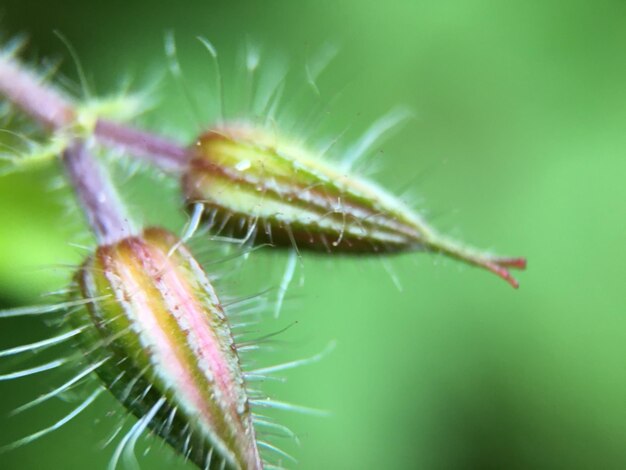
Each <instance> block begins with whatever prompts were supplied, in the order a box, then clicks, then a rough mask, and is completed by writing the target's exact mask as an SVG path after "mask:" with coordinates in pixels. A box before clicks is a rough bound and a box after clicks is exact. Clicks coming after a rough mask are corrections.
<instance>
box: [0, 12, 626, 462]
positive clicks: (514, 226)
mask: <svg viewBox="0 0 626 470" xmlns="http://www.w3.org/2000/svg"><path fill="white" fill-rule="evenodd" d="M2 6H3V8H2V10H3V12H4V18H3V20H2V29H3V31H4V32H5V34H6V35H12V34H15V33H18V32H25V33H27V34H28V35H29V36H30V38H31V41H30V44H31V48H30V49H29V51H28V52H29V54H30V55H31V56H33V55H38V56H41V57H44V56H56V57H59V56H61V57H65V58H66V60H65V61H64V64H63V66H62V68H61V71H62V73H63V74H65V75H67V76H69V77H71V78H75V77H76V75H75V73H74V70H73V68H72V64H71V62H70V60H69V59H67V58H68V57H69V54H68V53H67V51H66V50H65V49H64V47H63V45H62V44H61V42H60V41H58V40H57V39H56V38H55V36H54V35H53V34H52V30H53V29H60V30H61V31H62V32H63V33H64V35H65V36H67V37H68V38H69V39H70V40H71V42H72V43H73V45H74V47H75V48H76V50H77V52H78V55H79V56H80V58H81V61H82V62H83V66H84V68H85V69H86V70H87V71H88V75H89V76H90V77H93V81H94V82H95V84H96V89H97V90H98V91H100V92H107V91H113V90H116V89H117V87H118V86H119V84H120V83H121V82H122V81H123V79H124V78H126V77H128V76H134V77H137V81H136V82H137V83H138V85H139V86H140V87H141V84H142V83H147V82H149V81H150V80H151V79H152V78H153V77H154V76H156V75H158V74H159V73H164V68H165V62H166V61H165V58H164V53H163V47H162V44H163V34H164V31H166V30H173V31H174V32H175V33H176V35H177V38H178V49H179V53H180V59H181V62H182V64H183V69H184V71H185V77H186V80H187V82H188V84H189V86H190V88H191V89H192V90H193V91H194V92H197V93H199V98H198V105H199V107H200V108H201V109H202V108H203V107H205V106H214V101H212V100H213V99H214V98H211V97H210V96H209V95H210V91H211V89H212V86H213V85H212V84H213V81H212V75H211V73H212V72H211V67H210V60H209V57H208V55H207V53H206V50H205V49H203V48H202V46H201V45H200V44H199V43H198V42H197V41H196V40H195V36H196V35H203V36H206V37H208V38H209V39H211V41H213V42H214V44H215V45H216V46H217V47H218V50H219V53H220V60H222V61H223V62H224V63H225V64H226V68H227V70H226V71H225V72H224V77H225V80H226V83H225V89H230V90H231V91H230V92H229V93H233V91H232V90H236V89H237V88H236V84H235V83H228V82H229V77H234V76H235V74H234V73H233V72H232V70H231V71H229V70H228V64H229V63H232V59H233V57H234V56H235V55H236V54H237V53H238V51H240V50H241V47H242V45H243V44H244V43H245V41H246V37H248V38H249V41H250V42H251V43H252V44H258V45H259V46H260V47H261V65H260V69H262V68H263V67H269V68H271V67H272V65H270V63H271V62H272V60H274V61H279V59H280V58H281V57H289V59H288V60H289V65H290V66H292V67H296V68H297V67H299V66H300V65H301V64H302V63H303V62H304V58H305V57H306V55H307V54H310V53H311V51H314V50H316V48H318V47H319V46H320V45H322V44H323V43H324V42H326V41H328V40H330V41H333V42H335V43H337V44H339V45H340V46H341V48H340V55H339V58H338V60H337V61H336V62H335V63H334V64H333V65H331V67H330V68H329V70H327V71H326V72H325V74H324V75H323V77H321V80H320V84H319V85H320V91H321V92H322V94H323V95H325V96H327V97H328V96H332V95H333V94H334V93H335V92H339V91H341V90H344V92H343V94H342V95H341V97H340V98H339V100H338V101H337V104H336V105H335V106H334V107H333V108H332V109H331V110H330V112H329V114H328V115H327V116H326V118H325V120H324V124H323V129H324V130H326V131H327V132H330V134H327V135H331V134H332V133H335V134H339V133H341V132H342V130H343V129H344V128H345V127H346V126H347V125H348V124H351V126H350V128H349V131H348V134H347V135H348V137H350V136H352V137H356V136H358V132H357V131H358V130H359V129H361V130H364V129H365V128H366V127H367V126H368V124H369V123H370V122H371V121H373V120H374V119H376V118H377V117H378V116H380V115H381V114H383V113H384V112H386V111H387V110H388V109H389V108H391V107H392V106H394V105H396V104H406V105H409V106H411V107H412V108H414V109H415V110H416V111H417V115H418V119H417V120H415V121H413V122H411V123H409V124H408V126H407V127H405V130H404V131H403V132H401V133H399V134H398V135H397V136H396V137H394V138H393V139H391V140H390V141H388V142H387V143H385V145H383V146H382V147H381V148H380V151H379V152H377V153H376V155H375V157H374V160H375V162H376V164H377V165H378V166H379V167H380V168H381V172H380V173H379V174H378V175H377V179H378V180H379V181H381V182H382V183H383V184H384V185H386V186H387V187H390V188H391V189H396V190H398V191H402V190H404V189H406V188H409V189H410V191H409V193H410V194H411V195H419V196H420V200H419V204H418V207H420V208H427V209H428V211H427V213H428V215H430V219H431V220H433V221H434V222H435V225H437V226H438V227H440V228H441V229H444V230H447V231H450V232H452V233H457V234H462V235H463V239H466V240H468V241H469V242H472V243H474V244H476V245H477V246H482V247H491V248H493V249H494V250H496V251H498V252H500V253H502V254H511V255H525V256H527V257H528V259H529V270H528V272H527V273H524V274H522V275H521V276H520V279H521V288H520V290H519V291H517V292H514V291H512V290H511V289H509V288H507V286H505V285H504V284H503V283H502V282H501V281H499V280H497V279H496V278H494V277H492V276H489V275H487V274H485V273H483V272H480V271H479V270H476V269H470V268H465V267H459V266H457V265H456V264H454V263H453V262H443V260H441V262H440V260H439V259H436V258H432V257H429V256H426V255H420V254H414V255H406V256H400V257H394V258H390V259H388V260H387V261H386V262H385V263H383V262H381V261H380V260H375V259H366V260H360V259H355V258H349V259H346V258H333V259H330V260H329V259H322V258H319V257H313V256H305V258H304V260H303V267H302V266H300V267H299V268H298V273H297V275H296V276H297V277H296V279H298V277H299V276H300V273H301V272H304V274H305V283H304V286H302V287H299V286H298V283H297V282H296V283H295V285H294V288H293V289H292V290H291V291H290V294H291V296H292V298H291V299H287V302H286V304H285V307H284V310H283V314H282V315H283V316H282V317H281V321H282V323H281V325H283V326H284V325H286V324H289V323H291V322H292V321H295V320H297V321H298V324H297V325H296V326H295V327H293V328H291V329H290V330H289V331H288V332H286V333H285V334H284V335H282V336H281V337H280V340H281V343H284V344H282V345H281V353H280V357H282V358H284V359H289V358H295V357H300V356H303V355H306V354H309V353H312V352H315V351H316V350H318V349H319V348H320V345H323V344H326V342H327V341H328V340H329V339H331V338H335V339H337V341H338V348H337V350H336V351H335V352H334V353H333V354H332V355H331V356H330V357H329V358H327V359H326V360H325V361H323V362H321V363H319V364H316V365H313V366H310V367H309V368H307V369H300V370H296V371H294V372H293V373H291V374H290V375H289V382H288V383H287V384H286V385H284V386H283V385H281V386H280V387H278V386H277V387H276V388H277V389H278V390H279V391H280V395H279V396H280V398H284V399H288V400H289V401H292V402H296V403H303V404H307V405H313V406H317V407H321V408H326V409H329V410H332V411H333V416H332V417H330V418H325V419H318V418H311V417H305V416H298V415H296V416H291V415H287V416H286V417H285V419H284V420H283V421H284V422H285V423H287V424H290V425H292V427H293V428H295V430H296V431H297V432H298V433H299V435H300V438H301V441H302V447H301V448H300V449H298V448H295V446H294V445H292V444H291V443H286V444H285V446H284V447H285V449H287V450H289V451H290V452H292V453H294V454H295V455H296V456H297V457H298V459H299V464H298V468H303V469H304V468H308V469H313V468H332V469H335V468H337V469H363V468H372V469H374V468H450V469H452V468H454V469H460V468H467V469H474V468H476V469H478V468H481V469H482V468H542V469H549V468H569V469H573V468H580V469H582V468H615V469H620V468H624V467H626V445H624V444H625V443H626V399H625V397H626V318H625V314H626V297H625V296H624V293H623V291H622V289H623V286H622V284H623V283H624V280H625V279H626V271H625V267H626V250H625V249H624V240H625V239H626V214H625V213H624V201H625V200H626V185H624V175H625V174H626V132H624V129H625V126H626V87H625V86H624V83H626V55H625V54H624V49H625V46H626V3H624V2H621V1H611V0H599V1H596V2H588V1H582V0H573V1H571V0H570V1H564V0H560V1H557V0H548V1H538V0H534V1H511V2H494V1H489V0H466V1H461V0H459V1H453V2H436V1H412V2H409V1H400V0H397V1H396V0H394V1H387V2H375V1H363V0H360V1H356V0H349V1H342V2H336V1H326V0H324V1H319V0H318V1H308V0H307V1H299V2H290V1H269V2H268V1H256V2H250V1H247V2H227V1H221V2H207V1H191V0H190V1H185V2H171V4H166V3H165V2H163V3H155V2H147V1H136V2H123V1H120V0H110V1H108V2H98V3H96V2H93V3H91V2H85V1H74V0H72V1H69V0H66V1H63V2H57V3H55V4H52V3H41V2H34V1H31V0H19V1H17V0H5V1H4V2H3V5H2ZM302 80H303V86H304V78H303V79H302ZM346 83H348V86H347V87H344V85H345V84H346ZM229 86H230V88H229ZM157 95H158V96H160V98H162V99H161V102H160V103H159V104H157V106H156V107H155V110H154V111H153V112H151V113H149V114H148V115H147V116H146V119H145V120H144V124H145V125H147V126H150V127H151V128H153V129H157V130H160V131H162V132H164V133H170V134H171V135H174V136H179V137H180V138H183V139H191V138H192V137H193V136H194V134H196V133H197V132H198V131H199V130H200V129H199V128H198V126H197V123H195V122H194V120H193V119H190V118H189V115H190V113H189V111H190V108H189V106H188V105H187V104H186V103H185V101H184V100H183V99H182V98H181V95H180V94H179V93H178V92H177V90H176V87H175V86H174V85H173V84H172V83H171V82H170V81H165V85H164V86H163V87H161V88H160V90H159V91H158V92H157ZM292 111H294V112H293V113H292V116H293V117H292V119H294V124H297V122H295V121H296V120H297V116H298V113H299V112H301V113H302V115H305V114H306V113H307V112H308V111H309V110H308V109H298V108H297V106H296V107H295V109H294V108H293V107H292ZM55 175H58V168H55V167H54V165H52V166H50V167H49V168H47V169H45V168H44V169H41V170H38V171H35V172H31V173H21V174H19V175H16V176H11V177H5V178H3V179H0V221H2V222H1V229H0V296H1V297H2V299H3V302H4V303H5V304H6V305H7V306H10V305H18V304H30V303H35V302H37V301H39V298H38V295H39V294H41V293H42V292H45V291H48V290H54V289H55V288H59V287H62V286H63V285H64V283H65V282H66V281H67V279H68V277H69V276H70V274H71V269H69V270H68V269H67V267H66V265H67V264H71V263H78V262H80V259H81V257H82V256H83V255H84V251H83V250H82V249H81V248H79V247H77V246H74V245H70V244H68V242H69V241H74V242H75V241H77V240H83V241H84V239H85V237H84V235H80V236H76V234H75V233H72V232H74V231H76V232H78V233H83V232H84V228H81V227H82V225H81V224H82V221H81V218H80V214H79V213H77V212H76V211H74V212H72V213H70V214H69V215H63V214H64V212H65V207H64V203H63V201H64V200H65V201H66V202H67V197H69V196H66V197H62V195H61V194H59V193H56V192H54V191H53V192H50V190H49V188H50V184H51V183H53V182H54V181H53V177H54V176H55ZM129 186H130V190H128V188H127V191H126V192H127V193H129V196H130V197H131V198H132V202H133V203H134V205H135V212H136V213H143V214H145V219H146V220H148V221H150V222H153V223H155V222H158V221H160V220H163V219H165V221H166V222H167V224H166V225H167V226H169V227H170V228H174V229H176V228H178V229H180V227H181V217H180V215H177V213H176V208H177V206H176V204H177V203H178V200H177V197H178V196H177V194H176V192H173V191H172V190H167V192H166V194H165V195H164V196H163V197H154V195H153V194H154V191H155V188H158V185H155V183H154V182H153V181H143V180H141V181H137V182H135V183H133V184H131V185H129ZM164 201H167V202H166V203H165V208H164V207H163V206H162V205H163V202H164ZM68 227H69V228H68ZM285 262H286V258H285V257H284V256H282V255H278V254H274V253H272V254H259V255H258V256H256V254H255V256H254V257H251V258H250V260H249V262H248V263H247V268H246V269H247V271H253V272H252V273H248V275H247V276H246V278H245V279H241V280H240V279H238V278H237V276H235V277H233V276H231V277H230V278H229V280H228V281H227V282H226V286H227V288H229V289H230V292H233V293H238V294H240V295H244V294H246V293H250V291H254V290H255V289H257V290H258V289H261V288H263V287H266V286H267V282H265V281H266V280H267V277H268V276H267V275H266V273H267V271H268V270H269V271H270V272H271V273H273V274H272V275H273V278H272V279H273V280H270V284H271V283H272V282H273V283H274V285H276V284H277V283H279V282H280V270H281V267H282V266H283V265H284V263H285ZM251 268H253V269H251ZM255 270H256V272H254V271H255ZM390 271H391V272H393V273H395V274H394V276H395V277H397V280H398V281H399V283H400V284H401V285H402V287H403V289H402V290H401V291H399V290H398V288H397V286H396V285H395V283H394V281H393V277H394V276H392V275H390V273H389V272H390ZM231 274H232V273H231ZM264 282H265V284H264ZM45 335H46V330H45V327H44V325H43V324H42V323H41V322H38V321H35V320H28V321H26V320H19V321H17V320H16V321H3V322H2V326H1V327H0V343H1V345H2V347H9V346H12V345H16V344H21V343H24V342H27V341H29V340H30V341H32V340H34V339H36V338H41V337H45ZM41 357H42V358H45V354H43V353H42V354H41ZM3 370H4V369H3ZM51 386H52V385H51V382H50V381H49V376H45V377H44V376H41V377H37V378H33V379H32V380H23V381H21V382H13V383H11V382H10V383H0V397H2V400H1V401H0V413H2V415H1V416H2V418H0V439H1V441H2V442H3V443H5V442H9V441H11V440H13V439H16V438H18V437H21V436H23V435H25V434H27V433H29V432H33V431H36V430H37V429H39V428H42V427H44V426H45V425H48V424H50V423H52V422H54V420H55V419H58V418H59V417H60V416H62V413H63V410H67V404H65V403H63V402H61V401H57V402H54V403H50V404H48V405H46V406H44V407H43V408H42V409H41V410H38V411H35V410H32V411H30V412H28V414H23V415H21V416H19V417H13V418H5V415H6V413H7V412H8V411H9V410H11V409H12V408H14V407H16V406H17V405H18V404H20V403H21V402H23V401H24V400H25V399H29V398H33V397H35V396H37V395H38V394H40V393H42V392H43V391H47V390H49V389H50V387H51ZM111 409H119V405H117V404H116V403H115V402H114V401H113V399H109V400H103V401H99V402H98V405H97V406H96V407H93V408H91V409H90V410H89V411H88V412H87V413H86V414H84V415H83V416H81V417H80V418H79V419H78V420H77V421H75V422H73V423H72V424H69V425H67V426H66V427H64V428H63V429H62V430H60V431H59V432H57V433H56V434H54V435H51V436H48V437H46V438H44V439H42V440H41V441H39V442H37V443H35V444H32V445H29V446H27V447H25V448H22V449H19V450H16V451H13V452H11V453H8V454H4V455H0V467H1V468H3V469H20V470H27V469H35V468H42V467H45V468H50V469H53V468H54V469H56V468H58V469H61V468H63V469H83V468H87V467H91V468H104V467H105V465H106V463H107V462H108V459H109V457H110V455H111V449H110V448H109V449H107V450H105V451H100V450H99V447H98V444H99V442H100V441H99V440H100V439H102V438H103V437H104V434H105V433H104V430H106V429H112V427H113V425H114V424H115V423H116V422H117V420H116V419H108V418H106V413H107V411H108V410H111ZM94 423H97V425H94ZM70 442H71V445H68V443H70ZM153 447H154V448H153V449H152V451H151V452H150V454H149V455H148V457H146V458H145V459H144V460H142V461H141V462H142V465H143V468H146V469H160V468H172V465H173V464H172V463H171V461H168V460H167V459H164V458H163V457H164V456H165V455H170V451H169V450H168V449H162V448H160V446H158V445H155V446H153ZM181 468H182V467H181Z"/></svg>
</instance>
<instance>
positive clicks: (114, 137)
mask: <svg viewBox="0 0 626 470" xmlns="http://www.w3.org/2000/svg"><path fill="white" fill-rule="evenodd" d="M94 135H95V136H96V138H97V139H98V141H99V142H101V143H102V144H104V145H109V146H112V147H119V148H121V149H123V150H126V151H128V152H129V153H132V154H133V155H135V156H137V157H142V158H147V159H149V161H150V162H151V163H154V164H155V165H157V166H159V167H160V168H162V169H164V170H168V171H177V170H181V169H182V168H184V166H185V164H186V162H187V159H188V157H189V152H188V151H187V149H186V148H185V147H181V146H180V145H179V144H177V143H175V142H172V141H170V140H168V139H165V138H163V137H161V136H158V135H155V134H152V133H150V132H146V131H141V130H138V129H133V128H131V127H128V126H125V125H123V124H119V123H116V122H113V121H109V120H106V119H98V121H97V122H96V126H95V128H94Z"/></svg>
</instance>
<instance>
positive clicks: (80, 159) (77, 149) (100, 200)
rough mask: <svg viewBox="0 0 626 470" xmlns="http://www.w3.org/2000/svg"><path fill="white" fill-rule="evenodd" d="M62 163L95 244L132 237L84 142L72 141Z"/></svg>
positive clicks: (114, 194) (112, 191)
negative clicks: (94, 235) (91, 230)
mask: <svg viewBox="0 0 626 470" xmlns="http://www.w3.org/2000/svg"><path fill="white" fill-rule="evenodd" d="M63 163H64V165H65V169H66V171H67V174H68V177H69V179H70V181H71V182H72V186H73V187H74V191H75V193H76V196H77V197H78V200H79V202H80V205H81V206H82V208H83V212H84V213H85V216H86V217H87V221H88V222H89V225H90V226H91V228H92V229H93V231H94V233H95V234H96V238H97V239H98V242H99V243H101V244H107V245H108V244H110V243H114V242H116V241H119V240H121V239H122V238H125V237H127V236H129V235H132V233H133V229H132V224H131V222H130V220H129V218H128V217H127V216H126V215H125V211H124V206H123V205H122V203H121V201H120V199H119V197H118V195H117V192H116V191H115V188H114V187H113V185H112V184H111V182H110V180H109V178H108V175H106V173H105V172H103V171H102V169H101V168H100V166H99V164H98V162H97V160H96V159H95V158H94V157H93V155H91V154H90V152H89V150H88V149H87V146H86V144H85V142H84V141H82V140H74V141H73V142H72V143H71V144H70V145H69V146H68V147H67V149H65V151H64V152H63Z"/></svg>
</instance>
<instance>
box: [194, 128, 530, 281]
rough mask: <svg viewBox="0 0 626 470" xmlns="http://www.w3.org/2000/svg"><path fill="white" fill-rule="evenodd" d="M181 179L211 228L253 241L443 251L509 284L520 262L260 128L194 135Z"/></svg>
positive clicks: (347, 249) (351, 249)
mask: <svg viewBox="0 0 626 470" xmlns="http://www.w3.org/2000/svg"><path fill="white" fill-rule="evenodd" d="M182 185H183V191H184V194H185V197H186V199H187V202H188V204H189V205H195V204H197V203H200V204H203V205H204V208H205V211H204V216H205V218H206V219H208V220H209V224H210V226H211V227H212V229H213V231H214V232H217V233H222V232H224V233H228V234H232V236H235V237H240V238H245V239H246V240H250V241H252V242H255V243H269V244H272V245H275V246H294V247H297V248H298V249H309V250H315V251H326V252H329V253H331V252H338V253H357V254H364V253H379V252H386V253H388V252H400V251H410V250H417V251H420V250H421V251H429V252H434V253H443V254H446V255H448V256H451V257H453V258H456V259H459V260H462V261H464V262H467V263H470V264H472V265H475V266H480V267H483V268H486V269H488V270H490V271H492V272H493V273H495V274H497V275H498V276H500V277H502V278H504V279H505V280H507V281H508V282H509V283H510V284H512V285H513V286H514V287H517V281H515V280H514V279H513V278H512V277H511V275H510V274H509V273H508V271H507V269H506V268H520V269H523V268H524V267H525V264H526V262H525V260H524V259H521V258H500V257H495V256H492V255H490V254H487V253H482V252H479V251H477V250H473V249H469V248H466V247H464V246H462V245H460V244H458V243H456V242H454V241H452V240H450V239H448V238H446V237H443V236H441V235H440V234H439V233H437V232H436V231H435V230H434V229H433V228H432V227H430V226H429V225H428V224H427V223H426V222H425V221H424V220H423V218H422V217H420V216H419V214H416V213H415V212H414V211H413V210H411V209H410V208H409V207H407V206H406V205H405V204H403V203H402V201H400V200H399V199H398V198H396V197H394V196H393V195H391V194H390V193H388V192H386V191H384V190H383V189H381V188H380V187H379V186H377V185H375V184H374V183H372V182H370V181H367V180H365V179H363V178H358V177H356V176H354V175H352V174H349V173H347V172H344V171H342V170H341V169H340V168H339V167H338V166H335V165H333V164H332V163H330V162H328V161H324V160H323V159H321V158H318V157H316V156H315V155H314V154H311V153H309V152H307V151H306V150H305V149H304V148H302V147H301V146H298V145H295V144H293V143H291V142H289V141H287V140H284V139H282V138H280V137H277V136H275V135H274V134H273V133H268V132H267V131H263V130H261V129H255V128H251V127H245V126H238V127H237V126H233V127H224V128H221V129H218V130H212V131H209V132H207V133H205V134H203V135H202V136H200V138H199V139H198V141H197V143H196V148H195V150H194V157H193V158H192V159H191V160H190V162H189V166H188V168H187V169H186V171H185V172H184V174H183V180H182Z"/></svg>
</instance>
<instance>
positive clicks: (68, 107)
mask: <svg viewBox="0 0 626 470" xmlns="http://www.w3.org/2000/svg"><path fill="white" fill-rule="evenodd" d="M0 93H2V94H4V95H5V96H6V97H7V98H8V99H9V100H10V101H11V102H12V103H13V104H14V105H15V106H17V107H19V108H20V109H21V110H22V111H24V112H25V113H27V114H29V115H30V116H31V117H32V118H33V119H35V120H36V121H38V122H39V123H41V124H42V125H44V126H45V127H47V128H50V129H59V128H62V127H66V126H67V125H68V124H70V123H71V122H72V121H73V120H74V118H75V112H74V106H73V105H72V103H71V102H70V101H69V100H68V99H67V98H66V97H64V96H63V95H62V94H61V93H59V92H58V91H57V90H55V89H54V88H52V87H50V86H47V85H45V84H44V83H42V82H41V80H39V79H38V77H37V76H36V75H35V74H33V73H31V72H30V71H29V70H27V69H25V68H24V67H23V66H21V65H20V64H18V63H17V62H16V61H14V60H12V59H11V58H10V57H9V56H7V55H6V54H4V55H0Z"/></svg>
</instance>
